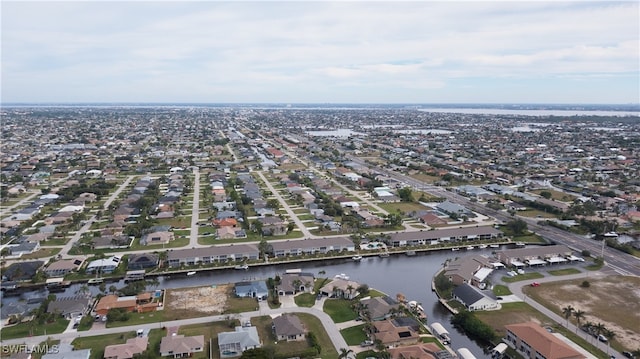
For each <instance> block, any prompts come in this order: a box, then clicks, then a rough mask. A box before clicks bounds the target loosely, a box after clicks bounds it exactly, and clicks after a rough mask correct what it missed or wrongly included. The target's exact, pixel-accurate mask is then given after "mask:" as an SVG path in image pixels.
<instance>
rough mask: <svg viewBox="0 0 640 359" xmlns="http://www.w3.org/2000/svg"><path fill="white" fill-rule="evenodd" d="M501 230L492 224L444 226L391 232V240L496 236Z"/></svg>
mask: <svg viewBox="0 0 640 359" xmlns="http://www.w3.org/2000/svg"><path fill="white" fill-rule="evenodd" d="M501 234H502V232H500V231H499V230H497V229H495V228H493V227H492V226H480V227H464V228H444V229H436V230H432V231H412V232H399V233H393V234H391V240H396V241H402V240H405V241H409V240H419V239H424V240H436V239H440V238H451V237H473V236H486V235H492V236H498V235H501Z"/></svg>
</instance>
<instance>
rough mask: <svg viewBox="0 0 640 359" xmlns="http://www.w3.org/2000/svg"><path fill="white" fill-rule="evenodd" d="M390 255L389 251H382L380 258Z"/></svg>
mask: <svg viewBox="0 0 640 359" xmlns="http://www.w3.org/2000/svg"><path fill="white" fill-rule="evenodd" d="M388 256H389V252H382V253H380V258H387V257H388Z"/></svg>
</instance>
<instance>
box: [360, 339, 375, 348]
mask: <svg viewBox="0 0 640 359" xmlns="http://www.w3.org/2000/svg"><path fill="white" fill-rule="evenodd" d="M371 345H373V340H365V341H363V342H362V343H360V346H361V347H368V346H371Z"/></svg>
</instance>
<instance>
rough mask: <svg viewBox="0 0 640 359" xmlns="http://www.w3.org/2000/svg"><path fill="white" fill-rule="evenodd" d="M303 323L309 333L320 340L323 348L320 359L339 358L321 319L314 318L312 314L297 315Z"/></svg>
mask: <svg viewBox="0 0 640 359" xmlns="http://www.w3.org/2000/svg"><path fill="white" fill-rule="evenodd" d="M296 315H297V316H298V317H299V318H300V320H301V321H302V323H304V325H305V327H306V328H307V329H308V330H309V332H311V333H314V334H315V335H316V338H317V339H318V343H319V344H320V347H321V348H322V352H321V353H320V357H321V358H323V359H335V358H337V357H338V352H337V351H336V349H335V348H334V347H333V343H332V342H331V339H330V338H329V335H328V334H327V332H326V331H325V330H324V327H323V326H322V323H321V322H320V319H318V318H316V317H314V316H313V315H311V314H306V313H297V314H296Z"/></svg>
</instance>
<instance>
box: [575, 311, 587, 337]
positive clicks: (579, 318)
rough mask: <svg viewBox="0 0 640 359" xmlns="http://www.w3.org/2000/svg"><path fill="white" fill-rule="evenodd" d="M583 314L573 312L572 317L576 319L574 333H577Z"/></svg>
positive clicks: (582, 312) (581, 312)
mask: <svg viewBox="0 0 640 359" xmlns="http://www.w3.org/2000/svg"><path fill="white" fill-rule="evenodd" d="M584 315H585V312H584V311H582V310H580V309H578V310H576V311H574V312H573V317H574V318H576V322H577V323H578V324H576V333H578V327H579V326H580V320H582V319H584Z"/></svg>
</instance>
